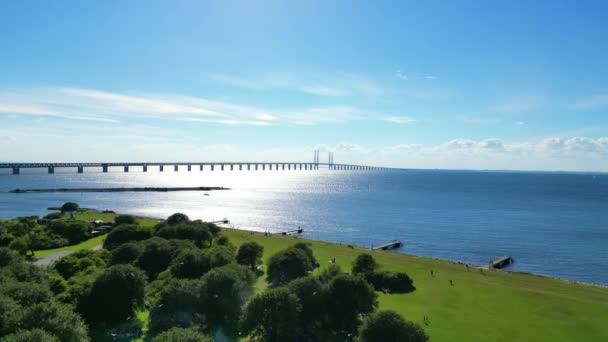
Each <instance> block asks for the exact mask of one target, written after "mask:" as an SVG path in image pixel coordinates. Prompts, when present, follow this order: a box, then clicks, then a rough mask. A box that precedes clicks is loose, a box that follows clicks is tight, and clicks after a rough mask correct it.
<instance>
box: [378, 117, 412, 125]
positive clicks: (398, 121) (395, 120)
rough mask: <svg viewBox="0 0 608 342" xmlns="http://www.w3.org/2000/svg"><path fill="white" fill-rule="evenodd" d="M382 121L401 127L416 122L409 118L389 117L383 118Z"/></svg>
mask: <svg viewBox="0 0 608 342" xmlns="http://www.w3.org/2000/svg"><path fill="white" fill-rule="evenodd" d="M382 121H386V122H390V123H396V124H401V125H404V124H411V123H414V122H416V120H415V119H412V118H410V117H409V116H389V117H386V118H383V119H382Z"/></svg>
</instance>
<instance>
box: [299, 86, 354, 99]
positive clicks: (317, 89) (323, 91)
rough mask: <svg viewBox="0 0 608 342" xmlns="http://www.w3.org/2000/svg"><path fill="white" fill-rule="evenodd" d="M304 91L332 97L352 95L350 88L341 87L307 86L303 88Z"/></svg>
mask: <svg viewBox="0 0 608 342" xmlns="http://www.w3.org/2000/svg"><path fill="white" fill-rule="evenodd" d="M301 89H302V91H303V92H305V93H308V94H313V95H320V96H330V97H341V96H350V92H349V91H348V90H344V89H340V88H331V87H323V86H306V87H302V88H301Z"/></svg>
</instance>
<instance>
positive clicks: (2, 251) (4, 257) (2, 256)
mask: <svg viewBox="0 0 608 342" xmlns="http://www.w3.org/2000/svg"><path fill="white" fill-rule="evenodd" d="M18 260H19V262H21V257H20V256H18V255H17V254H16V253H15V252H14V251H12V250H11V249H9V248H6V247H0V267H4V266H8V265H10V264H12V263H13V262H17V261H18Z"/></svg>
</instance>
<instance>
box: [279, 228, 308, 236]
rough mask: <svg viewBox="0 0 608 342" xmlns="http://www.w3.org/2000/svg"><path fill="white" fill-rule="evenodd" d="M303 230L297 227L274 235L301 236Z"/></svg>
mask: <svg viewBox="0 0 608 342" xmlns="http://www.w3.org/2000/svg"><path fill="white" fill-rule="evenodd" d="M303 232H304V229H302V228H300V227H298V229H292V230H286V231H284V232H278V233H275V235H293V234H302V233H303Z"/></svg>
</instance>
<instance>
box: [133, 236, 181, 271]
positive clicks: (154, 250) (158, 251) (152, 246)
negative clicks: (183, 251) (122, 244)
mask: <svg viewBox="0 0 608 342" xmlns="http://www.w3.org/2000/svg"><path fill="white" fill-rule="evenodd" d="M142 243H143V246H144V250H143V252H142V253H141V256H140V257H139V259H138V260H137V265H138V266H139V267H140V268H141V269H142V270H144V271H146V274H147V275H148V277H149V278H150V279H154V278H156V276H157V275H158V274H159V273H160V272H162V271H164V270H166V269H167V268H168V267H169V265H171V261H172V260H173V256H174V250H173V248H172V247H171V244H170V243H169V241H167V240H165V239H161V238H158V237H154V238H151V239H148V240H146V241H144V242H142Z"/></svg>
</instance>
